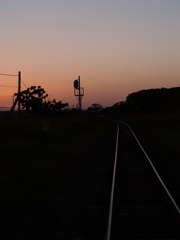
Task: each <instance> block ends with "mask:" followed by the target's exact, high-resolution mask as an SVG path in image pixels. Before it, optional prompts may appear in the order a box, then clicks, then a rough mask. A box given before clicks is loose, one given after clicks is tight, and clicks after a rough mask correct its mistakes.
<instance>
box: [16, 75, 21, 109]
mask: <svg viewBox="0 0 180 240" xmlns="http://www.w3.org/2000/svg"><path fill="white" fill-rule="evenodd" d="M20 92H21V72H20V71H19V72H18V96H17V97H18V112H20V111H21V109H20Z"/></svg>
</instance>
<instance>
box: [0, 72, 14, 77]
mask: <svg viewBox="0 0 180 240" xmlns="http://www.w3.org/2000/svg"><path fill="white" fill-rule="evenodd" d="M0 75H3V76H10V77H17V76H18V75H14V74H7V73H0Z"/></svg>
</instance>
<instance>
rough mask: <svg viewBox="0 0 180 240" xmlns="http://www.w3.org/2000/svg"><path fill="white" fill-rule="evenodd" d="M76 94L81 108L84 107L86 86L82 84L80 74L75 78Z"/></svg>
mask: <svg viewBox="0 0 180 240" xmlns="http://www.w3.org/2000/svg"><path fill="white" fill-rule="evenodd" d="M74 96H76V97H77V99H78V102H79V110H80V111H81V109H82V98H83V96H84V88H83V87H81V85H80V76H79V77H78V79H76V80H74Z"/></svg>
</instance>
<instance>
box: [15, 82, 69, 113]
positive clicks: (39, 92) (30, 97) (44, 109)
mask: <svg viewBox="0 0 180 240" xmlns="http://www.w3.org/2000/svg"><path fill="white" fill-rule="evenodd" d="M14 96H16V97H18V98H19V101H20V104H21V107H22V110H25V111H28V112H30V113H32V114H35V115H58V114H59V113H61V111H62V110H67V109H68V103H62V102H61V101H59V102H57V101H56V100H55V99H54V100H53V101H50V100H46V99H47V97H48V94H47V93H46V92H45V90H44V88H42V87H41V86H38V87H36V86H31V87H29V88H27V89H26V90H24V91H21V92H20V95H19V96H18V94H17V93H15V94H14Z"/></svg>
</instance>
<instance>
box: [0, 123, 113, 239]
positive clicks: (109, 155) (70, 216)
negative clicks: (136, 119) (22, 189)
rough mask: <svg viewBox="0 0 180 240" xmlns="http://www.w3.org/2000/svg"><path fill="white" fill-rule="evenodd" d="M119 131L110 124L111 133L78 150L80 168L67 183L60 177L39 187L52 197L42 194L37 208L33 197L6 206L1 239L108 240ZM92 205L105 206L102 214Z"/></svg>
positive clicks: (67, 177) (108, 131)
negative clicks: (60, 180)
mask: <svg viewBox="0 0 180 240" xmlns="http://www.w3.org/2000/svg"><path fill="white" fill-rule="evenodd" d="M115 130H116V128H115V125H112V124H109V126H108V129H107V132H104V133H103V134H102V135H101V136H98V137H97V140H96V142H94V143H93V144H91V145H90V146H88V147H87V150H86V152H84V153H83V154H81V153H77V157H76V159H74V160H75V161H77V162H78V164H77V168H76V169H75V171H74V173H72V174H71V175H69V176H66V178H65V179H64V181H63V184H62V182H61V184H58V179H57V183H56V185H54V186H52V187H48V188H47V189H46V188H45V189H43V190H42V189H39V191H41V192H43V191H46V193H47V192H48V194H49V195H50V198H48V199H44V198H43V196H42V197H41V196H38V199H37V201H38V205H39V207H38V208H37V203H36V207H35V208H34V204H33V201H34V200H33V201H32V202H31V199H26V200H25V201H24V202H16V203H7V204H6V205H5V206H3V207H2V208H1V210H2V211H3V215H4V216H5V217H4V219H1V221H2V224H1V226H3V229H2V234H1V237H2V238H1V239H3V240H9V239H18V240H21V239H22V240H30V239H33V240H34V239H51V240H52V239H104V238H105V235H106V226H107V213H105V211H104V209H105V208H108V205H109V194H110V186H111V177H112V168H113V159H114V149H115V138H116V132H115ZM57 157H58V156H57ZM104 168H106V169H109V171H104ZM46 181H48V179H47V180H46ZM97 202H98V203H97ZM96 203H97V204H96ZM92 204H93V206H94V207H96V206H98V208H102V213H100V214H99V215H98V216H97V215H96V213H94V209H93V207H92Z"/></svg>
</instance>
